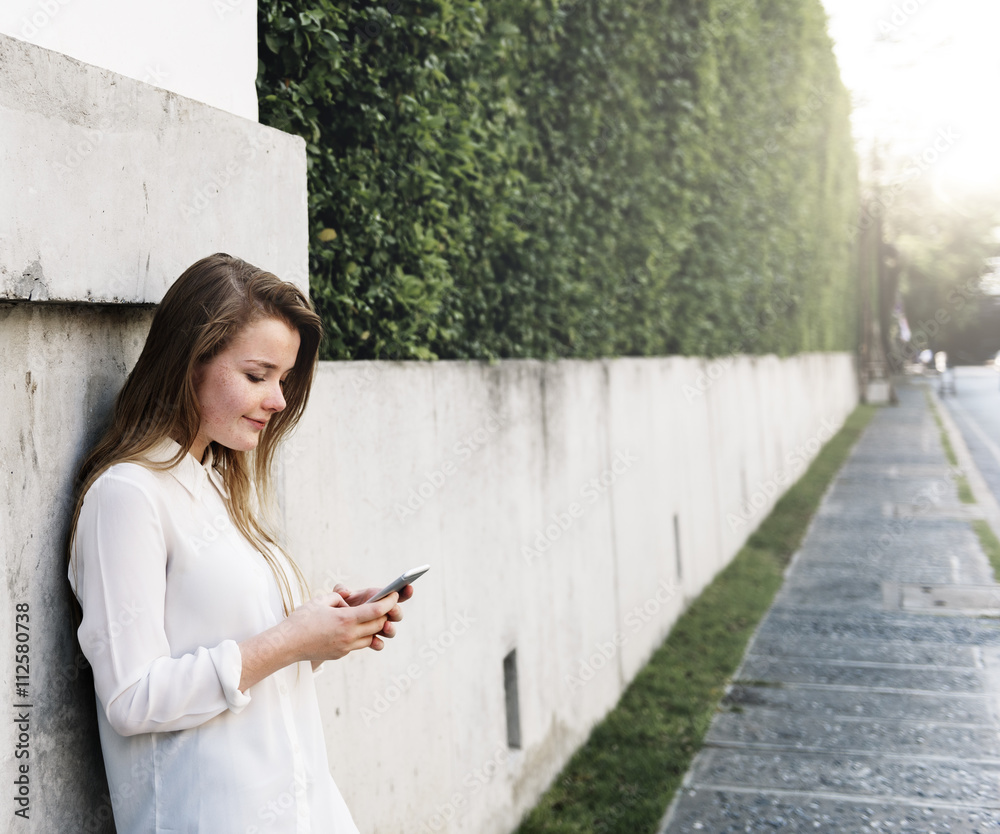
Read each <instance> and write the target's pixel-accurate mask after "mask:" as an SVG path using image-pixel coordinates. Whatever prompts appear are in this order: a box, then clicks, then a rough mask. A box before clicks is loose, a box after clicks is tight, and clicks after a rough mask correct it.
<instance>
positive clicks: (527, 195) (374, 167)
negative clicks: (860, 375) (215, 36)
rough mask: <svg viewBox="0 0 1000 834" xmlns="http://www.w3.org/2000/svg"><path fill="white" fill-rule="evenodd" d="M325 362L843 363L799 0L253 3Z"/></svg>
mask: <svg viewBox="0 0 1000 834" xmlns="http://www.w3.org/2000/svg"><path fill="white" fill-rule="evenodd" d="M258 8H259V32H260V71H259V76H258V91H259V95H260V112H261V121H262V122H264V123H265V124H269V125H273V126H275V127H278V128H281V129H282V130H286V131H289V132H292V133H297V134H299V135H301V136H303V137H304V138H305V140H306V142H307V153H308V159H309V190H310V196H309V201H310V203H309V210H310V222H311V229H310V240H311V266H310V271H311V278H310V280H311V288H312V294H313V298H314V300H315V301H316V303H317V306H318V308H319V310H320V312H321V314H322V316H323V318H324V321H325V322H326V324H327V327H328V332H329V335H330V338H329V339H328V340H327V342H326V348H325V350H326V356H327V357H329V358H399V359H406V358H433V357H441V358H463V357H528V356H530V357H540V358H551V357H561V356H572V357H584V358H586V357H595V356H602V355H655V354H670V353H685V354H703V355H712V354H720V353H725V352H730V351H739V352H749V353H764V352H771V351H775V352H779V353H783V354H784V353H791V352H795V351H799V350H823V349H852V348H853V347H854V345H855V326H856V313H855V304H856V299H855V298H854V276H853V269H852V261H851V258H850V252H849V249H850V243H849V238H850V228H851V226H852V225H853V223H854V222H855V217H854V215H855V211H856V209H855V207H856V200H857V194H856V183H857V172H856V162H855V158H854V151H853V147H852V143H851V137H850V131H849V124H848V109H849V104H848V98H847V95H846V93H845V91H844V89H843V87H842V85H841V83H840V78H839V74H838V71H837V67H836V64H835V61H834V58H833V54H832V50H831V45H830V41H829V39H828V37H827V34H826V20H825V16H824V13H823V10H822V6H821V2H820V0H805V2H803V0H638V2H630V3H623V2H618V1H617V0H611V1H610V2H600V3H599V2H596V0H567V1H566V2H563V3H556V2H551V0H493V1H492V2H491V3H490V4H489V5H488V6H487V5H486V4H485V3H482V2H466V3H452V2H449V0H421V2H417V1H416V0H388V2H385V3H383V4H382V5H371V6H355V5H352V4H351V3H348V2H339V0H262V2H260V3H259V4H258Z"/></svg>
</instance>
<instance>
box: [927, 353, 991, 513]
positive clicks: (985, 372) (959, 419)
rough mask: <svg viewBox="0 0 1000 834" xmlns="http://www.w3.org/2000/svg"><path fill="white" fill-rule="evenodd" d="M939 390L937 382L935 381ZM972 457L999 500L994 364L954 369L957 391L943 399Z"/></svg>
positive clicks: (949, 392)
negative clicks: (991, 365) (992, 365)
mask: <svg viewBox="0 0 1000 834" xmlns="http://www.w3.org/2000/svg"><path fill="white" fill-rule="evenodd" d="M932 384H933V385H934V387H935V390H940V388H939V386H938V381H937V380H936V379H935V380H933V381H932ZM941 399H942V400H943V402H944V403H945V404H946V405H947V407H948V410H949V411H950V412H951V416H952V418H953V419H954V421H955V423H956V424H957V425H958V427H959V429H960V430H961V432H962V437H963V438H965V443H966V445H967V446H968V447H969V452H970V454H971V455H972V458H973V460H974V461H975V462H976V465H977V466H978V467H979V471H980V472H982V474H983V478H984V479H985V481H986V483H987V485H988V486H989V488H990V490H992V492H993V495H994V497H995V498H996V499H997V501H1000V372H997V371H996V370H995V369H994V368H992V367H959V368H956V369H955V393H954V394H952V393H951V391H950V390H949V391H948V392H947V393H946V394H945V395H944V396H943V397H942V398H941Z"/></svg>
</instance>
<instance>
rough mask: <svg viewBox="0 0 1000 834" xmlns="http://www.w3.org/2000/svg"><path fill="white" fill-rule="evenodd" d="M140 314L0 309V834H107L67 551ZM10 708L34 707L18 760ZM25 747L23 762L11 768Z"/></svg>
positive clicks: (141, 331) (138, 344) (138, 342)
mask: <svg viewBox="0 0 1000 834" xmlns="http://www.w3.org/2000/svg"><path fill="white" fill-rule="evenodd" d="M150 317H151V313H150V312H149V311H148V310H143V309H140V308H135V307H97V306H86V305H81V306H72V305H49V304H0V392H2V398H3V404H4V405H3V409H2V410H0V463H2V465H3V470H4V471H3V480H2V482H0V542H2V546H3V583H4V591H3V593H0V617H2V618H3V622H4V627H3V634H4V637H5V642H6V644H7V649H6V653H5V655H4V658H5V659H4V662H3V663H0V691H3V693H4V696H5V699H6V704H7V706H8V708H9V709H8V718H7V720H5V721H4V722H3V723H2V728H3V729H2V732H0V761H2V772H3V774H4V781H5V784H6V786H7V790H8V793H7V794H5V795H4V797H5V798H4V800H3V803H2V806H0V807H2V808H3V811H4V813H3V814H2V815H0V831H3V832H7V831H31V832H39V834H48V832H56V831H58V832H63V831H65V832H98V834H100V832H111V831H114V828H113V825H112V823H111V804H110V800H109V799H108V795H107V784H106V782H105V778H104V764H103V760H102V759H101V748H100V741H99V740H98V737H97V718H96V712H95V710H96V703H95V697H94V681H93V676H92V674H91V672H90V669H89V667H88V666H87V663H86V660H85V658H84V657H83V655H82V653H81V652H80V650H79V647H78V645H77V642H76V635H75V625H74V623H73V621H72V618H71V611H70V606H69V601H70V590H69V584H68V583H67V581H66V562H65V558H66V557H65V541H66V535H67V531H68V529H69V522H70V515H71V513H72V503H71V494H72V490H73V479H74V477H75V475H76V468H77V466H78V465H79V463H80V460H81V458H82V456H83V454H84V453H85V451H86V450H87V448H89V446H90V445H91V444H93V443H94V442H96V440H97V438H98V435H99V434H100V431H101V430H102V429H103V427H104V424H105V421H106V419H107V417H108V415H109V412H110V407H111V402H112V400H113V398H114V396H115V394H116V393H117V392H118V389H119V388H120V387H121V385H122V382H124V380H125V374H126V371H127V370H128V369H129V368H131V367H132V365H133V364H134V363H135V360H136V359H137V358H138V355H139V351H140V350H141V348H142V343H143V341H144V339H145V335H146V331H147V330H148V327H149V320H150ZM18 605H22V606H24V605H26V606H28V609H27V611H25V609H23V608H22V609H20V610H19V609H17V608H16V606H18ZM22 612H23V613H27V614H28V617H29V619H28V620H27V622H26V623H25V624H26V625H27V626H28V635H29V640H28V641H27V645H28V647H29V652H28V654H29V662H28V666H29V672H28V675H29V677H28V686H27V687H26V693H25V694H26V697H20V696H18V694H17V690H16V688H15V682H16V680H17V679H16V678H15V674H16V672H17V671H20V670H16V667H15V661H14V657H15V645H16V643H15V640H14V635H15V631H14V624H15V615H16V614H18V613H22ZM21 622H22V623H24V622H25V621H21ZM15 703H29V704H31V708H30V709H28V710H27V711H28V713H29V722H28V723H29V729H28V731H27V734H28V737H29V740H28V743H27V746H26V747H23V748H21V749H20V750H17V749H16V748H15V745H16V744H18V743H20V733H19V730H18V728H17V727H16V725H15V723H14V721H13V718H14V716H15V715H16V714H18V713H20V712H22V710H20V709H17V710H15V709H13V708H12V707H11V705H13V704H15ZM24 751H27V754H28V755H27V757H26V758H16V755H17V753H23V752H24ZM21 764H27V765H28V766H29V772H28V774H27V776H28V778H29V783H30V807H29V811H30V819H29V820H28V821H24V820H22V819H19V818H18V817H15V816H14V815H13V814H14V811H15V810H17V806H15V805H14V803H13V800H12V798H11V797H12V795H13V794H12V791H13V780H14V779H15V778H16V777H17V776H18V775H19V773H18V771H17V768H18V766H19V765H21Z"/></svg>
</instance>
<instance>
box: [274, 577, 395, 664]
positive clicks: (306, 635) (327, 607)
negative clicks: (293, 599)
mask: <svg viewBox="0 0 1000 834" xmlns="http://www.w3.org/2000/svg"><path fill="white" fill-rule="evenodd" d="M398 599H399V594H397V593H392V594H389V596H387V597H385V598H384V599H380V600H378V602H368V603H364V604H362V605H355V606H353V607H352V606H351V605H349V604H348V603H347V601H346V600H345V599H344V598H343V597H342V596H341V595H340V594H339V593H336V592H331V593H327V594H320V595H319V596H316V597H313V598H312V599H311V600H309V601H308V602H307V603H305V604H304V605H300V606H299V607H298V608H296V609H295V610H294V611H293V612H292V613H291V614H290V615H289V616H288V617H287V618H286V619H285V620H284V621H283V623H282V626H283V627H284V630H285V631H286V637H287V639H288V640H289V641H290V644H291V646H292V651H293V654H294V656H295V658H296V659H297V660H311V661H313V662H314V663H322V662H323V661H324V660H339V659H340V658H342V657H344V656H345V655H347V654H349V653H351V652H353V651H357V650H358V649H367V648H372V649H375V650H376V651H378V650H380V649H381V648H382V646H383V643H382V640H381V639H380V637H378V636H377V635H379V634H380V633H382V632H383V630H384V629H385V625H386V623H387V622H388V620H389V615H390V612H391V611H392V610H393V608H394V607H395V605H396V602H397V600H398ZM384 636H391V635H384Z"/></svg>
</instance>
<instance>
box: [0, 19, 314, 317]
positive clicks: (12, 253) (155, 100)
mask: <svg viewBox="0 0 1000 834" xmlns="http://www.w3.org/2000/svg"><path fill="white" fill-rule="evenodd" d="M0 171H2V172H3V178H4V181H5V182H4V185H5V187H4V188H2V189H0V215H2V216H5V217H7V218H10V221H9V222H8V224H7V227H6V228H5V229H3V230H2V231H0V299H2V300H6V301H19V302H52V303H66V304H73V303H94V304H135V305H142V304H156V303H159V301H160V299H161V298H162V297H163V294H164V292H166V289H167V288H168V287H169V286H170V284H172V283H173V281H174V280H176V278H177V277H178V276H179V275H180V274H181V272H183V271H184V269H186V268H187V267H188V266H190V265H191V264H192V263H194V262H195V261H196V260H198V259H200V258H203V257H205V256H206V255H210V254H212V253H214V252H228V253H229V254H231V255H235V256H237V257H240V258H243V259H244V260H247V261H249V262H250V263H253V264H255V265H257V266H260V267H262V268H263V269H267V270H269V271H271V272H273V273H275V274H276V275H278V276H279V277H281V278H283V279H285V280H288V281H291V282H292V283H294V284H296V286H298V287H300V288H301V289H303V290H304V291H305V292H308V290H309V277H308V276H309V273H308V269H309V267H308V206H307V191H306V154H305V142H304V140H303V139H302V138H301V137H298V136H293V135H291V134H286V133H284V132H282V131H280V130H276V129H274V128H271V127H267V126H264V125H260V124H258V123H257V122H255V121H252V120H250V119H246V118H244V117H242V116H238V115H235V114H233V113H230V112H227V111H225V110H220V109H219V108H216V107H213V106H211V105H208V104H204V103H202V102H199V101H195V100H194V99H189V98H185V97H184V96H182V95H179V94H178V93H175V92H171V91H169V90H164V89H161V88H158V87H153V86H151V85H150V84H147V83H144V82H142V81H138V80H135V79H132V78H129V77H126V76H123V75H120V74H118V73H116V72H113V71H112V70H107V69H102V68H100V67H96V66H93V65H90V64H85V63H83V62H81V61H78V60H77V59H75V58H71V57H69V56H66V55H63V54H61V53H58V52H53V51H51V50H48V49H45V48H43V47H40V46H36V45H34V44H31V43H28V42H26V41H21V40H18V39H17V38H13V37H10V36H8V35H3V34H0Z"/></svg>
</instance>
